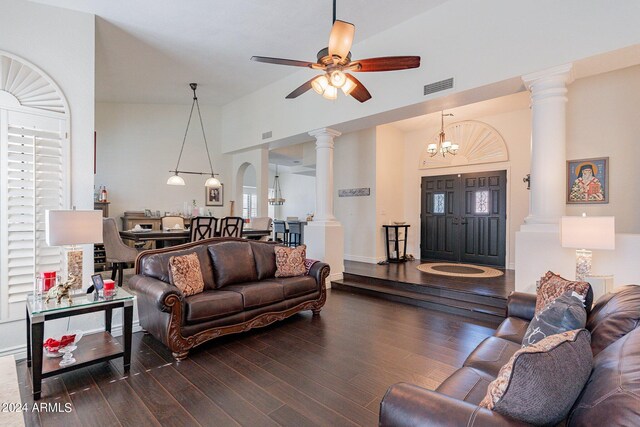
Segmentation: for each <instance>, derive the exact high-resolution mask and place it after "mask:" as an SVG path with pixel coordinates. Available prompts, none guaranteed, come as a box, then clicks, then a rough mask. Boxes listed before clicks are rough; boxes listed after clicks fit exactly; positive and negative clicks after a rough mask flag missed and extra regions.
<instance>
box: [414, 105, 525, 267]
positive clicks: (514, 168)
mask: <svg viewBox="0 0 640 427" xmlns="http://www.w3.org/2000/svg"><path fill="white" fill-rule="evenodd" d="M514 96H518V97H520V96H526V94H522V95H514ZM480 105H481V104H480ZM468 108H469V107H461V108H458V109H451V110H447V112H453V114H454V119H455V120H454V121H452V122H456V121H460V120H463V119H464V120H468V119H473V120H477V121H480V122H484V123H487V124H488V125H490V126H492V127H493V128H494V129H496V130H497V131H498V132H499V133H500V134H501V135H502V137H503V138H504V140H505V142H506V144H507V150H508V153H509V161H508V162H499V163H489V164H482V165H470V166H457V167H448V168H437V169H431V170H424V169H418V165H419V160H420V155H421V153H422V152H423V150H424V149H425V146H426V144H428V143H429V142H431V141H432V140H433V136H434V135H436V134H437V133H438V132H439V131H440V123H439V117H438V123H437V125H435V123H434V124H433V125H432V126H429V127H425V128H423V129H419V130H416V131H412V132H408V133H407V134H406V137H405V144H406V146H405V157H404V169H405V171H406V172H405V175H404V188H405V195H406V198H405V217H406V220H407V221H408V223H409V224H411V228H410V229H409V241H408V248H407V252H408V253H412V254H414V256H416V258H419V257H420V246H419V245H420V182H421V178H422V177H423V176H436V175H448V174H456V173H472V172H481V171H494V170H507V242H506V243H507V254H506V260H505V262H506V266H507V268H514V266H515V233H516V232H517V231H518V230H519V229H520V225H521V224H522V223H523V221H524V218H525V217H526V216H527V214H528V212H529V192H528V190H527V189H526V184H524V183H523V182H522V178H523V177H524V176H525V175H526V174H527V173H529V166H530V155H531V153H530V144H531V112H530V110H529V109H518V110H515V111H509V112H504V113H500V114H495V115H489V116H482V115H481V116H474V117H467V114H468V113H466V111H465V110H467V109H468ZM476 108H477V107H476V106H474V109H476ZM438 116H439V115H438Z"/></svg>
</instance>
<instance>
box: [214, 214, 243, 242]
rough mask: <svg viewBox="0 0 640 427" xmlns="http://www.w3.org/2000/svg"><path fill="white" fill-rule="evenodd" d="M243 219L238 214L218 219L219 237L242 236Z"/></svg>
mask: <svg viewBox="0 0 640 427" xmlns="http://www.w3.org/2000/svg"><path fill="white" fill-rule="evenodd" d="M243 226H244V219H243V218H241V217H239V216H225V217H224V218H222V219H221V220H220V237H242V227H243Z"/></svg>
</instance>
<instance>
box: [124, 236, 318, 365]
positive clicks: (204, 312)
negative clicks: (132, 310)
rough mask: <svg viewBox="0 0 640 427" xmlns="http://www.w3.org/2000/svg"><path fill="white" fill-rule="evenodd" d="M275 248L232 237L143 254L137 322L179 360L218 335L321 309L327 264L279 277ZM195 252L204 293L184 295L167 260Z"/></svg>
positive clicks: (136, 283)
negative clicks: (173, 281)
mask: <svg viewBox="0 0 640 427" xmlns="http://www.w3.org/2000/svg"><path fill="white" fill-rule="evenodd" d="M273 248H274V245H273V244H272V243H268V242H257V241H249V240H246V239H238V238H233V237H227V238H213V239H207V240H201V241H198V242H194V243H187V244H184V245H180V246H173V247H169V248H164V249H157V250H150V251H145V252H142V253H141V254H140V255H139V256H138V258H137V259H136V270H135V272H136V274H135V276H133V277H132V278H131V279H129V282H128V284H129V287H130V288H131V290H132V291H133V292H134V293H135V294H136V296H137V300H138V313H139V317H140V325H141V326H142V327H143V328H144V329H146V330H147V332H149V333H150V334H152V335H153V336H154V337H155V338H157V339H158V340H160V341H161V342H162V343H163V344H165V345H166V346H167V347H168V348H169V349H170V350H171V351H172V352H173V356H174V357H175V358H176V359H177V360H182V359H184V358H186V357H187V355H188V353H189V350H190V349H192V348H193V347H195V346H197V345H200V344H202V343H204V342H206V341H208V340H211V339H213V338H216V337H219V336H222V335H227V334H232V333H236V332H244V331H247V330H249V329H252V328H257V327H261V326H266V325H269V324H271V323H273V322H275V321H278V320H282V319H285V318H287V317H289V316H291V315H293V314H295V313H298V312H300V311H303V310H312V311H313V313H314V314H318V313H320V310H321V309H322V306H323V305H324V303H325V301H326V288H325V280H326V278H327V277H328V276H329V265H328V264H325V263H323V262H316V263H315V264H314V265H313V266H312V267H311V269H310V270H309V273H308V275H305V276H298V277H288V278H276V277H274V275H275V272H276V262H275V254H274V250H273ZM189 253H196V254H197V255H198V259H199V261H200V268H201V269H202V276H203V279H204V285H205V288H204V291H203V292H202V293H199V294H196V295H191V296H188V297H185V296H184V295H183V294H182V292H181V291H180V290H179V289H178V288H177V287H175V286H173V285H171V284H170V283H169V282H170V280H169V271H168V264H169V258H170V257H172V256H177V255H186V254H189Z"/></svg>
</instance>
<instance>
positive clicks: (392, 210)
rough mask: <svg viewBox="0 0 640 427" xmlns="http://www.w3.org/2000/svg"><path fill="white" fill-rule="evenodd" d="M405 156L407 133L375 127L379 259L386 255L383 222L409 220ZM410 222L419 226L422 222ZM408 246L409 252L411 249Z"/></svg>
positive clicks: (390, 127) (376, 227) (390, 222)
mask: <svg viewBox="0 0 640 427" xmlns="http://www.w3.org/2000/svg"><path fill="white" fill-rule="evenodd" d="M404 158H405V141H404V133H403V132H402V131H400V130H398V129H396V128H394V127H392V126H378V127H377V128H376V163H375V169H376V187H375V190H376V192H375V202H376V211H375V214H376V225H375V230H374V231H375V234H376V259H377V260H378V261H382V260H385V259H386V258H387V256H386V248H385V244H386V243H385V242H386V241H385V235H384V229H383V227H382V226H383V225H388V224H392V223H393V222H394V221H406V220H407V218H406V215H405V211H404V209H405V203H404V200H405V197H406V191H407V185H406V182H405V180H404V172H405V168H404ZM410 225H411V226H412V227H419V226H420V224H419V223H413V224H410ZM410 228H411V227H410ZM408 249H409V248H407V253H411V252H410V251H409V250H408ZM414 253H415V252H414Z"/></svg>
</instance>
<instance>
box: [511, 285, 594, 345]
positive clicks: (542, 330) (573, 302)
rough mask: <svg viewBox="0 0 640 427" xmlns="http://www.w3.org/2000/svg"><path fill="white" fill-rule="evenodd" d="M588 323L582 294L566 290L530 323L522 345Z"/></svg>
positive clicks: (578, 327)
mask: <svg viewBox="0 0 640 427" xmlns="http://www.w3.org/2000/svg"><path fill="white" fill-rule="evenodd" d="M586 324H587V311H586V310H585V308H584V302H583V299H582V297H581V296H580V295H578V294H576V293H575V292H571V291H570V292H566V293H564V294H563V295H561V296H560V297H558V298H556V299H555V300H553V301H551V302H550V303H549V304H547V305H546V306H544V308H543V309H542V310H540V312H539V313H538V314H536V315H535V316H534V318H533V319H532V320H531V323H529V327H528V328H527V332H526V333H525V334H524V339H523V340H522V346H523V347H524V346H527V345H531V344H535V343H537V342H538V341H540V340H542V339H544V338H546V337H548V336H551V335H555V334H559V333H561V332H565V331H572V330H574V329H582V328H584V327H585V325H586Z"/></svg>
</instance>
